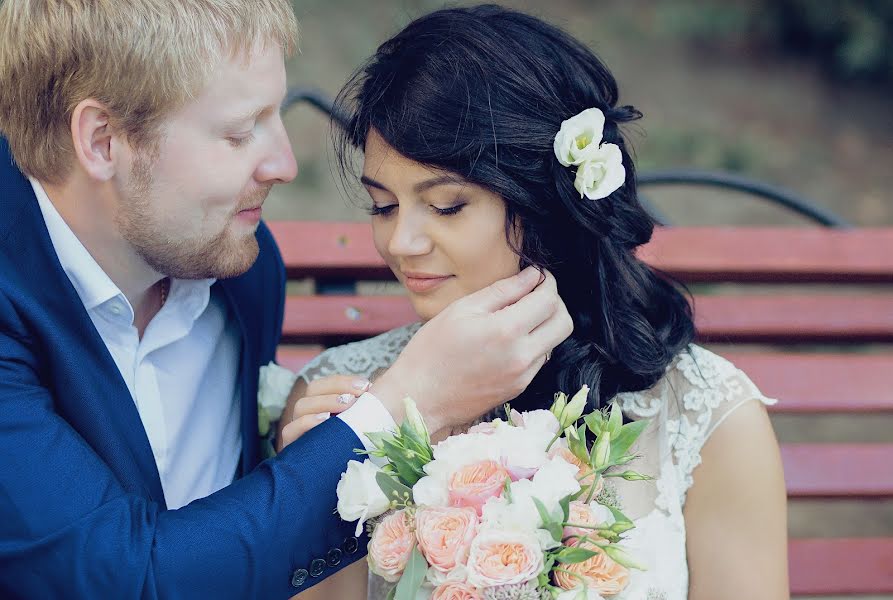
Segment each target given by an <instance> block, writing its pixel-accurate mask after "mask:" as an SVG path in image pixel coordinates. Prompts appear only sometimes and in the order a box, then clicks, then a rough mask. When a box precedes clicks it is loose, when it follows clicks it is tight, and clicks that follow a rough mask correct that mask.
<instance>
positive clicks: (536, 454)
mask: <svg viewBox="0 0 893 600" xmlns="http://www.w3.org/2000/svg"><path fill="white" fill-rule="evenodd" d="M553 436H554V432H553V433H549V431H547V430H546V429H527V428H522V427H508V426H507V427H501V428H498V429H497V430H496V432H495V433H494V434H492V435H491V436H489V437H490V439H491V443H492V444H493V445H494V446H497V447H498V458H497V460H500V461H501V462H502V463H503V464H504V465H505V466H506V468H507V469H508V470H509V472H510V473H512V474H513V475H514V476H513V479H517V478H519V477H524V478H526V477H530V476H532V475H533V473H534V472H535V471H536V470H537V469H539V468H540V467H541V466H543V464H545V462H546V461H547V460H549V456H548V454H547V453H546V446H548V445H549V442H550V441H551V440H552V437H553Z"/></svg>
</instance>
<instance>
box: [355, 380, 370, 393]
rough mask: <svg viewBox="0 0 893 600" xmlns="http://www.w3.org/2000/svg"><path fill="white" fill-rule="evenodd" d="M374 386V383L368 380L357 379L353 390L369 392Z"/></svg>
mask: <svg viewBox="0 0 893 600" xmlns="http://www.w3.org/2000/svg"><path fill="white" fill-rule="evenodd" d="M371 386H372V382H371V381H369V380H367V379H357V380H355V381H354V382H353V388H354V389H355V390H359V391H361V392H367V391H369V388H370V387H371Z"/></svg>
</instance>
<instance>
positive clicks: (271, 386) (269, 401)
mask: <svg viewBox="0 0 893 600" xmlns="http://www.w3.org/2000/svg"><path fill="white" fill-rule="evenodd" d="M297 379H298V376H297V375H295V374H294V373H292V372H291V371H290V370H289V369H286V368H285V367H280V366H279V365H277V364H276V363H274V362H271V363H270V364H268V365H267V366H265V367H261V368H260V375H259V376H258V383H257V403H258V405H259V406H261V407H263V409H264V410H266V411H267V415H268V416H269V418H270V420H272V421H276V420H278V419H279V417H280V416H282V410H283V409H284V408H285V402H286V400H288V394H289V393H290V392H291V388H292V386H294V384H295V381H297Z"/></svg>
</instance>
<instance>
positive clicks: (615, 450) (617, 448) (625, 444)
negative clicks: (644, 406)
mask: <svg viewBox="0 0 893 600" xmlns="http://www.w3.org/2000/svg"><path fill="white" fill-rule="evenodd" d="M646 427H648V421H633V422H632V423H627V424H626V425H624V426H623V427H621V428H620V433H619V434H618V435H617V437H616V438H615V439H614V442H613V443H612V444H611V458H610V462H614V461H616V460H617V459H619V458H620V457H621V456H623V455H624V454H626V453H627V452H628V451H629V449H630V448H632V447H633V444H635V443H636V440H637V439H639V436H640V435H642V432H643V431H645V428H646Z"/></svg>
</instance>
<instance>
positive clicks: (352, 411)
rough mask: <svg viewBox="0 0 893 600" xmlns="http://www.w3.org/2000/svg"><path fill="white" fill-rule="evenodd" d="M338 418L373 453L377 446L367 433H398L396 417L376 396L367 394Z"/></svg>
mask: <svg viewBox="0 0 893 600" xmlns="http://www.w3.org/2000/svg"><path fill="white" fill-rule="evenodd" d="M338 418H339V419H341V420H342V421H344V422H345V423H346V424H347V426H348V427H350V428H351V429H352V430H353V432H354V433H355V434H357V437H358V438H360V441H361V442H363V447H364V448H365V449H366V450H367V451H370V452H371V451H372V450H374V449H375V446H373V445H372V440H370V439H369V437H368V436H367V435H366V432H367V431H368V432H372V433H377V432H379V431H396V430H397V423H396V421H394V417H392V416H391V413H389V412H388V409H386V408H385V407H384V404H382V403H381V400H379V399H378V398H377V397H376V396H375V395H374V394H371V393H370V392H366V393H365V394H363V395H362V396H360V397H359V398H357V400H356V402H354V404H353V406H351V407H350V408H348V409H347V410H345V411H344V412H342V413H339V414H338Z"/></svg>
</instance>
